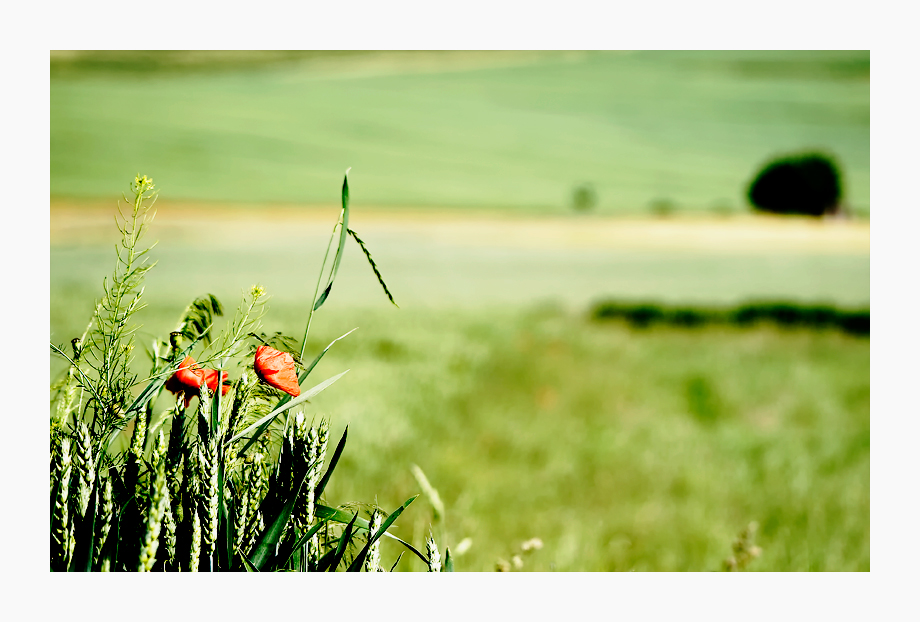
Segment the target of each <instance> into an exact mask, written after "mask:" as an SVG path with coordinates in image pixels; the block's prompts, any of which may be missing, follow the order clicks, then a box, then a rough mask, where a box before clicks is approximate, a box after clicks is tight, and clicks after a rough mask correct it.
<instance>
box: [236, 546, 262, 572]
mask: <svg viewBox="0 0 920 622" xmlns="http://www.w3.org/2000/svg"><path fill="white" fill-rule="evenodd" d="M240 559H242V560H243V566H245V568H246V572H259V569H258V568H256V567H255V566H254V565H253V563H252V562H251V561H249V558H248V557H246V554H245V553H243V552H242V551H240Z"/></svg>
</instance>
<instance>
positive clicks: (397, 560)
mask: <svg viewBox="0 0 920 622" xmlns="http://www.w3.org/2000/svg"><path fill="white" fill-rule="evenodd" d="M403 553H405V551H400V552H399V557H397V558H396V561H395V562H393V566H392V567H391V568H390V572H393V571H394V570H396V565H397V564H398V563H399V560H401V559H402V556H403Z"/></svg>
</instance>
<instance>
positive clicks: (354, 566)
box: [348, 495, 418, 572]
mask: <svg viewBox="0 0 920 622" xmlns="http://www.w3.org/2000/svg"><path fill="white" fill-rule="evenodd" d="M416 499H418V495H415V496H414V497H410V498H409V499H407V500H406V502H405V503H403V504H402V505H401V506H399V507H398V508H396V509H395V510H394V511H393V513H392V514H390V515H389V516H387V519H386V520H385V521H383V524H382V525H380V529H379V530H378V531H377V533H376V534H374V536H373V537H371V538H368V539H367V544H365V545H364V548H363V549H361V552H360V553H359V554H358V556H357V557H355V559H354V561H352V563H351V566H350V567H349V568H348V571H349V572H357V571H359V570H361V566H362V565H363V564H364V558H365V557H367V553H368V551H370V549H371V545H372V544H374V542H376V541H377V540H379V539H380V537H381V536H382V535H383V534H384V533H386V530H387V529H389V528H390V525H392V524H393V521H395V520H396V518H397V517H398V516H399V515H400V514H402V512H403V510H405V509H406V508H407V507H409V504H410V503H412V502H413V501H415V500H416Z"/></svg>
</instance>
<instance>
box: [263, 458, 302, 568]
mask: <svg viewBox="0 0 920 622" xmlns="http://www.w3.org/2000/svg"><path fill="white" fill-rule="evenodd" d="M306 479H307V475H306V474H304V476H303V478H302V479H301V480H300V484H298V486H297V490H296V491H295V492H294V494H293V495H291V497H290V498H289V499H288V501H287V503H285V504H284V506H283V507H282V508H281V512H280V513H279V514H278V517H277V518H275V520H274V521H272V524H271V525H270V526H269V527H268V529H266V530H265V533H263V534H262V537H261V538H260V540H259V542H258V544H257V545H256V548H255V552H254V553H253V554H252V558H251V561H252V564H253V565H254V566H255V567H256V568H258V569H259V570H265V569H266V566H267V565H268V563H269V561H270V560H271V559H272V558H273V557H275V551H276V548H277V545H278V542H279V541H280V540H281V536H282V535H283V534H284V528H285V527H286V526H287V524H288V521H290V519H291V513H292V512H293V511H294V504H295V503H296V501H297V497H299V496H300V489H301V488H303V483H304V482H305V481H306Z"/></svg>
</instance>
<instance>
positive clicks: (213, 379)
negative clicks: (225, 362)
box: [204, 369, 230, 395]
mask: <svg viewBox="0 0 920 622" xmlns="http://www.w3.org/2000/svg"><path fill="white" fill-rule="evenodd" d="M229 376H230V374H228V373H227V372H224V373H223V383H222V384H221V388H220V394H221V395H226V394H227V391H229V390H230V378H229ZM204 381H205V382H206V383H207V384H208V388H209V389H210V390H211V393H214V392H215V391H217V370H216V369H205V370H204Z"/></svg>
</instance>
